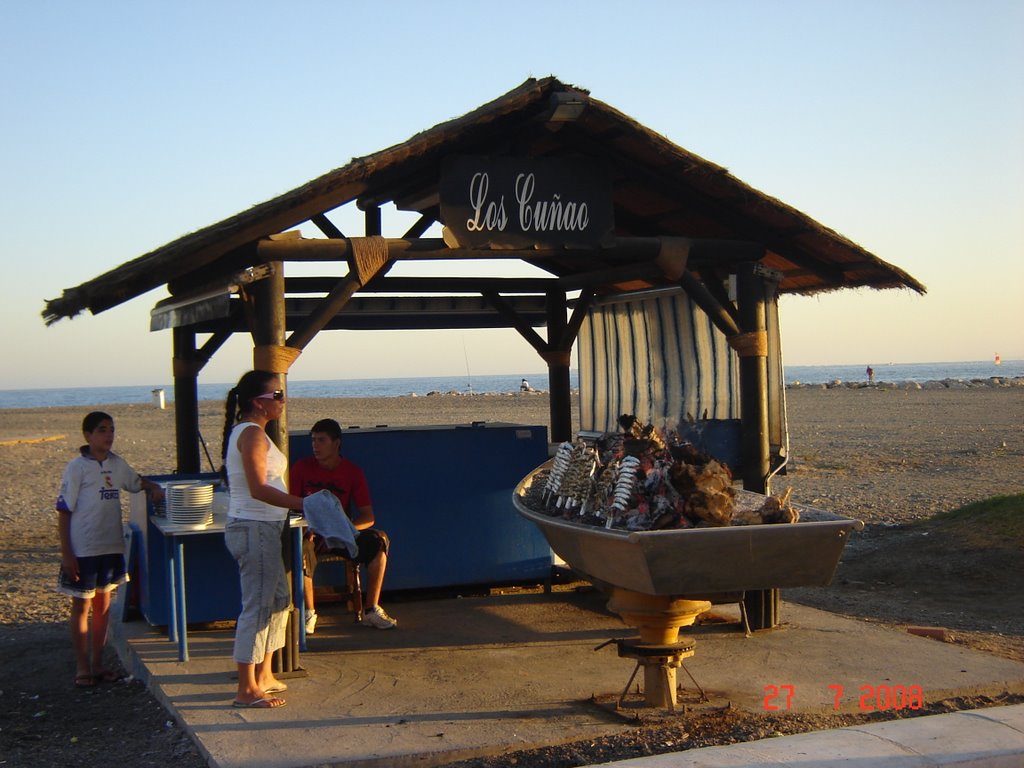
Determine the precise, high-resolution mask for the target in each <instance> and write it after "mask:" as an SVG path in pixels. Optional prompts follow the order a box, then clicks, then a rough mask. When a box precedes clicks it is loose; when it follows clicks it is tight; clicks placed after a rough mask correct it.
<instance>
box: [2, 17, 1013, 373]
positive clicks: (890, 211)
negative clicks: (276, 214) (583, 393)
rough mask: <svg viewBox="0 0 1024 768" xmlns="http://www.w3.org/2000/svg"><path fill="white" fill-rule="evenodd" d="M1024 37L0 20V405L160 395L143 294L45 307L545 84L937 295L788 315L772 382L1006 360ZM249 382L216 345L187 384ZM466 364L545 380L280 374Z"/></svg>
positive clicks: (497, 356)
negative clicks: (535, 80)
mask: <svg viewBox="0 0 1024 768" xmlns="http://www.w3.org/2000/svg"><path fill="white" fill-rule="evenodd" d="M1022 41H1024V2H1020V0H961V1H957V2H945V1H943V0H913V1H901V0H846V1H840V0H835V1H831V2H786V0H775V1H774V2H768V1H765V2H745V1H742V0H741V1H737V2H720V3H707V2H683V1H679V0H676V1H673V2H643V0H634V1H633V2H621V1H619V2H606V1H604V0H586V1H580V2H558V1H557V0H541V1H534V0H519V1H518V2H510V3H500V4H489V3H480V2H454V1H447V0H435V1H434V2H431V3H423V2H380V3H366V2H341V1H340V0H338V1H337V2H326V1H325V2H311V1H309V0H292V1H291V2H287V3H282V2H263V1H262V0H248V1H247V2H234V1H215V2H210V1H209V0H176V1H175V2H138V0H132V1H131V2H114V1H112V0H105V1H104V2H98V3H82V2H77V1H74V2H73V1H71V0H66V1H63V2H61V1H54V0H37V1H36V2H22V3H18V2H7V3H3V4H2V5H0V83H2V98H0V131H2V139H3V140H2V141H0V177H2V185H0V222H2V236H0V258H2V263H3V267H4V271H3V275H4V278H3V280H0V323H2V326H3V338H4V341H3V351H4V357H5V360H6V364H5V365H4V367H3V372H2V373H0V389H18V388H28V387H68V386H91V385H112V384H140V385H147V386H148V385H151V384H152V385H157V384H161V385H162V384H165V383H168V382H170V380H171V372H170V356H171V339H170V332H169V331H162V332H158V333H150V332H149V331H148V318H149V311H150V309H151V308H152V306H153V305H154V304H155V303H156V302H157V301H158V300H159V299H160V298H161V297H162V296H163V295H165V294H164V292H163V289H160V290H159V291H154V292H151V293H149V294H146V295H144V296H141V297H139V298H136V299H134V300H132V301H130V302H128V303H127V304H124V305H121V306H120V307H117V308H115V309H112V310H109V311H107V312H104V313H102V314H100V315H98V316H95V317H93V316H91V315H88V314H85V315H80V316H79V317H77V318H75V319H73V320H62V321H61V322H59V323H57V324H56V325H55V326H53V327H50V328H46V327H45V326H44V324H43V322H42V319H41V316H40V312H41V310H42V309H43V304H44V301H45V300H46V299H49V298H54V297H56V296H58V295H59V294H60V292H61V291H62V290H63V289H64V288H68V287H72V286H75V285H77V284H79V283H81V282H84V281H86V280H89V279H91V278H93V277H95V276H97V275H99V274H101V273H103V272H105V271H107V270H108V269H111V268H113V267H115V266H117V265H119V264H122V263H124V262H126V261H129V260H130V259H133V258H135V257H136V256H139V255H141V254H143V253H146V252H148V251H150V250H152V249H154V248H156V247H159V246H161V245H163V244H165V243H167V242H170V241H171V240H174V239H176V238H178V237H179V236H181V235H183V234H186V233H188V232H190V231H193V230H196V229H200V228H202V227H205V226H207V225H209V224H212V223H214V222H217V221H220V220H221V219H224V218H226V217H228V216H230V215H232V214H234V213H237V212H239V211H241V210H244V209H246V208H248V207H250V206H252V205H254V204H256V203H260V202H263V201H265V200H267V199H270V198H272V197H275V196H277V195H279V194H281V193H283V192H286V191H288V190H290V189H293V188H295V187H297V186H299V185H301V184H303V183H304V182H306V181H308V180H310V179H312V178H315V177H316V176H319V175H321V174H322V173H324V172H326V171H328V170H331V169H333V168H338V167H340V166H343V165H345V164H346V163H347V162H348V161H349V160H351V159H352V158H353V157H358V156H362V155H366V154H370V153H372V152H376V151H378V150H381V149H384V148H386V147H389V146H391V145H393V144H396V143H400V142H402V141H405V140H406V139H408V138H409V137H410V136H412V135H413V134H415V133H417V132H418V131H421V130H424V129H426V128H429V127H431V126H433V125H436V124H437V123H439V122H442V121H445V120H448V119H450V118H453V117H457V116H459V115H462V114H465V113H466V112H469V111H470V110H472V109H474V108H476V107H477V106H479V105H481V104H483V103H485V102H487V101H489V100H491V99H493V98H495V97H497V96H499V95H500V94H502V93H505V92H506V91H508V90H509V89H511V88H513V87H515V86H516V85H518V84H519V83H521V82H522V81H523V80H525V79H526V78H528V77H531V76H532V77H543V76H546V75H555V76H556V77H558V78H559V79H561V80H562V81H563V82H567V83H571V84H574V85H578V86H580V87H583V88H586V89H588V90H589V91H590V92H591V94H592V95H593V96H594V97H595V98H597V99H600V100H601V101H604V102H606V103H608V104H610V105H611V106H613V107H615V108H616V109H619V110H620V111H622V112H624V113H625V114H627V115H630V116H631V117H633V118H635V119H636V120H638V121H640V122H641V123H643V124H644V125H646V126H648V127H649V128H651V129H652V130H655V131H658V132H659V133H661V134H663V135H665V136H666V137H668V138H669V139H670V140H672V141H673V142H675V143H676V144H679V145H680V146H683V147H685V148H686V149H688V150H690V151H692V152H695V153H696V154H698V155H701V156H702V157H704V158H706V159H708V160H710V161H712V162H715V163H718V164H719V165H723V166H725V167H727V168H728V169H729V170H730V171H731V172H732V173H733V175H735V176H736V177H738V178H739V179H741V180H743V181H744V182H746V183H748V184H750V185H752V186H754V187H756V188H757V189H759V190H761V191H763V192H765V193H767V194H769V195H772V196H774V197H777V198H779V199H781V200H783V201H785V202H786V203H788V204H790V205H792V206H794V207H796V208H798V209H799V210H801V211H803V212H805V213H807V214H808V215H810V216H812V217H813V218H815V219H817V220H818V221H820V222H821V223H822V224H824V225H825V226H827V227H830V228H832V229H834V230H836V231H838V232H840V233H841V234H843V235H845V236H846V237H848V238H850V239H851V240H853V241H855V242H857V243H859V244H861V245H862V246H864V247H865V248H867V249H868V250H869V251H871V252H872V253H874V254H876V255H877V256H879V257H880V258H882V259H884V260H886V261H888V262H890V263H893V264H896V265H897V266H899V267H901V268H903V269H905V270H906V271H907V272H909V273H910V274H912V275H913V276H914V277H916V278H917V279H918V280H920V281H921V282H923V283H924V284H925V285H926V286H927V287H928V294H927V295H926V296H923V297H922V296H918V295H917V294H913V293H909V292H906V291H881V292H877V291H870V290H858V291H843V292H837V293H830V294H825V295H822V296H820V297H816V298H805V297H787V298H785V299H784V300H783V303H782V313H783V323H784V326H783V332H784V336H783V342H784V349H785V358H786V362H787V363H790V364H799V365H813V364H833V363H835V364H838V363H849V364H869V363H870V364H876V365H877V364H883V363H887V362H933V361H944V360H987V359H990V358H991V357H992V356H993V355H995V354H996V353H999V354H1001V355H1002V357H1003V358H1004V359H1007V360H1009V359H1019V358H1024V308H1022V307H1024V301H1022V297H1024V42H1022ZM338 223H339V224H340V225H341V226H342V229H345V223H344V221H339V222H338ZM385 223H387V220H386V221H385ZM353 231H358V229H357V228H353ZM385 234H386V235H392V236H397V235H399V234H400V232H394V231H391V232H389V231H385ZM250 365H251V352H250V346H249V341H248V340H247V339H246V338H243V337H239V336H237V335H236V338H235V339H233V340H232V341H231V342H229V343H228V344H227V345H226V346H225V347H224V348H223V349H222V350H221V351H220V352H219V353H218V354H217V355H216V356H215V358H214V360H213V362H211V364H210V365H209V366H208V367H207V368H206V369H205V370H204V372H203V374H202V376H201V380H202V381H205V382H225V381H233V380H235V379H236V378H237V376H238V374H239V373H240V372H241V371H243V370H245V369H246V368H248V367H249V366H250ZM467 365H468V366H469V367H470V368H471V369H472V373H473V374H480V375H482V374H488V373H511V374H518V373H520V372H524V373H525V372H532V371H540V370H543V364H542V363H541V362H540V360H539V359H538V358H537V357H536V355H535V353H534V352H533V350H532V348H531V347H529V345H528V344H527V343H526V342H525V341H522V340H521V339H520V338H519V337H518V335H516V334H515V333H514V332H511V331H508V332H504V331H464V332H463V331H447V332H425V331H420V332H405V333H397V332H387V333H385V332H358V333H356V332H331V333H327V334H323V335H321V336H320V337H318V338H317V339H316V340H315V341H314V342H313V343H312V344H311V345H310V347H309V348H308V349H307V351H306V352H305V353H304V354H303V355H302V357H301V358H300V359H299V361H298V362H297V363H296V365H295V366H294V367H293V369H292V375H293V378H298V379H305V380H309V379H333V378H366V377H377V376H416V375H461V374H463V373H465V372H466V368H467Z"/></svg>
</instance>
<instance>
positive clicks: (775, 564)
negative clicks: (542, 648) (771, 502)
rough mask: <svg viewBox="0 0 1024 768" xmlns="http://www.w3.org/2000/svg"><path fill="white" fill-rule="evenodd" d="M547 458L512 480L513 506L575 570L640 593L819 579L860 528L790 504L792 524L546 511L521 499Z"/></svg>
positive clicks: (827, 576)
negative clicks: (714, 523)
mask: <svg viewBox="0 0 1024 768" xmlns="http://www.w3.org/2000/svg"><path fill="white" fill-rule="evenodd" d="M549 464H550V462H549V463H546V464H544V465H542V466H540V467H538V468H537V469H535V470H534V471H533V472H531V473H530V474H529V475H527V476H526V477H525V478H523V480H522V481H520V483H519V484H518V485H517V486H516V488H515V491H514V492H513V498H512V501H513V503H514V505H515V507H516V510H517V511H518V512H519V514H521V515H522V516H523V517H525V518H526V519H527V520H529V521H531V522H532V523H534V524H535V525H537V526H538V527H539V528H540V530H541V531H542V532H543V534H544V536H545V538H546V539H547V541H548V544H549V545H550V546H551V549H552V550H553V551H554V552H555V553H556V554H557V555H559V556H560V557H561V558H562V559H563V560H564V561H565V562H566V563H567V564H568V565H569V566H570V567H571V568H573V570H575V571H577V572H579V573H580V574H581V575H582V576H584V577H586V578H588V579H591V580H593V581H596V582H604V583H605V584H608V585H612V586H617V587H621V588H623V589H630V590H633V591H635V592H641V593H644V594H649V595H679V596H687V595H694V596H700V595H709V594H715V593H725V592H737V591H745V590H756V589H775V588H781V587H809V586H825V585H827V584H829V583H830V582H831V581H832V577H833V576H834V575H835V571H836V568H837V566H838V565H839V558H840V556H841V555H842V551H843V547H844V546H846V542H847V540H848V539H849V536H850V532H851V531H853V530H861V529H863V527H864V524H863V523H862V522H861V521H859V520H854V519H852V518H846V517H841V516H839V515H835V514H833V513H830V512H826V511H824V510H818V509H814V508H811V507H806V506H801V505H798V504H795V505H794V506H795V507H796V508H797V509H798V510H799V511H800V513H801V521H800V522H799V523H794V524H776V525H744V526H731V527H727V528H688V529H675V530H666V531H621V530H608V529H605V528H599V527H596V526H592V525H586V524H583V523H575V522H572V521H570V520H565V519H562V518H555V517H549V516H548V515H545V514H543V513H542V512H538V511H535V510H533V509H531V508H529V507H528V506H526V504H525V503H524V501H523V496H524V493H525V491H526V489H528V488H529V487H530V485H531V484H532V482H533V480H534V478H535V477H536V475H537V474H538V473H539V472H541V471H542V470H544V469H545V468H547V466H549ZM739 493H740V494H749V492H748V491H740V492H739ZM754 495H758V494H754ZM758 496H759V495H758Z"/></svg>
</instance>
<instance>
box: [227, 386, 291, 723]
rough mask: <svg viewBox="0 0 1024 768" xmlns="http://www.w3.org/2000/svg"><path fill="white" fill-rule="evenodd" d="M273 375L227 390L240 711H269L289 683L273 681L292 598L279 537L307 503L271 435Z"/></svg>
mask: <svg viewBox="0 0 1024 768" xmlns="http://www.w3.org/2000/svg"><path fill="white" fill-rule="evenodd" d="M280 386H281V383H280V381H279V380H278V377H277V375H276V374H273V373H269V372H267V371H249V372H248V373H246V374H245V375H244V376H242V378H241V379H239V381H238V384H237V385H235V386H234V387H233V388H232V389H231V391H230V392H228V398H227V402H226V404H225V419H224V439H223V442H222V446H223V448H222V455H223V458H224V470H223V471H226V477H227V482H228V490H229V491H230V497H229V498H230V503H229V506H228V522H227V525H226V526H225V529H224V543H225V544H226V545H227V548H228V551H229V552H231V555H232V557H234V558H235V560H237V561H238V573H239V579H240V582H241V590H242V612H241V613H240V614H239V616H238V623H237V625H236V627H235V647H234V654H233V655H234V659H235V663H236V664H237V665H238V693H237V695H236V696H235V700H234V705H235V706H236V707H254V708H257V709H271V708H274V707H283V706H284V705H285V700H284V699H282V698H280V697H277V696H273V695H272V694H274V693H279V692H281V691H284V690H285V689H286V688H287V687H288V686H286V685H285V684H284V683H282V682H280V681H279V680H277V678H275V677H274V672H273V669H272V668H271V664H272V661H273V654H274V651H276V650H277V649H278V648H281V647H282V646H283V645H284V642H285V627H286V623H287V618H288V606H289V603H290V601H291V598H290V595H289V591H288V579H287V577H286V576H285V570H284V562H283V560H282V559H281V533H282V531H283V530H284V526H285V525H286V524H287V521H288V510H289V509H302V499H301V498H299V497H298V496H293V495H291V494H290V493H288V490H287V488H288V485H287V480H286V478H287V476H288V460H287V459H286V458H285V455H284V454H283V453H282V452H281V450H280V449H279V448H278V447H277V446H276V445H275V444H274V442H273V441H272V440H271V439H270V437H269V436H268V435H267V432H266V427H267V424H268V423H270V422H271V421H275V420H276V419H279V418H281V413H282V411H283V409H284V391H283V390H282V389H280Z"/></svg>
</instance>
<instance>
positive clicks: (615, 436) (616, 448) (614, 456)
mask: <svg viewBox="0 0 1024 768" xmlns="http://www.w3.org/2000/svg"><path fill="white" fill-rule="evenodd" d="M625 442H626V436H625V435H624V434H622V433H621V432H605V433H604V434H603V435H601V436H600V437H599V438H597V440H596V441H595V443H594V445H595V447H596V448H597V456H598V459H599V461H600V462H601V464H602V465H603V466H607V465H609V464H613V463H614V462H616V461H618V460H619V459H621V458H622V457H623V456H624V455H625V452H624V450H623V444H624V443H625Z"/></svg>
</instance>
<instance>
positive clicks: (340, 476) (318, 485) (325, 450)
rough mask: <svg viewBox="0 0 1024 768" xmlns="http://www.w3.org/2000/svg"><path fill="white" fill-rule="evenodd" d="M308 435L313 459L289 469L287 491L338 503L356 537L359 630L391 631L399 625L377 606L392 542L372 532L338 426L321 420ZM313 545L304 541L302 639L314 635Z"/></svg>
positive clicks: (365, 492)
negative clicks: (361, 584)
mask: <svg viewBox="0 0 1024 768" xmlns="http://www.w3.org/2000/svg"><path fill="white" fill-rule="evenodd" d="M309 434H310V437H311V438H312V439H313V455H312V456H307V457H306V458H303V459H299V460H298V461H296V462H295V463H294V464H293V465H292V467H291V472H290V475H289V480H290V482H289V486H288V487H289V489H290V491H291V492H292V493H293V494H294V495H296V496H302V497H306V496H309V495H310V494H313V493H316V492H317V491H320V490H323V489H325V488H326V489H327V490H329V491H330V492H331V493H333V494H334V495H335V496H337V497H338V501H340V502H341V508H342V509H344V510H345V514H347V515H348V516H349V518H350V519H351V520H352V524H353V525H354V526H355V527H356V530H358V531H359V536H358V538H357V539H356V544H357V545H358V546H359V554H358V555H357V556H356V561H357V562H358V563H360V564H361V565H365V566H366V577H367V578H366V581H365V590H364V593H363V624H365V625H366V626H369V627H375V628H376V629H394V627H396V626H397V625H398V622H397V621H395V619H393V618H391V617H390V616H388V614H387V613H386V612H385V611H384V609H383V608H381V607H380V605H379V600H380V591H381V587H382V586H383V584H384V570H385V569H386V568H387V563H388V549H389V548H390V544H391V542H390V540H389V539H388V536H387V534H386V533H384V531H380V530H377V529H376V528H374V527H373V523H374V516H373V505H372V503H371V501H370V488H369V486H368V485H367V483H366V476H365V475H364V474H363V470H361V469H360V468H359V467H358V466H357V465H356V464H354V463H353V462H351V461H349V460H348V459H346V458H345V457H343V456H342V455H341V426H339V424H338V422H336V421H335V420H334V419H321V420H320V421H318V422H317V423H316V424H314V425H313V428H312V429H310V431H309ZM353 510H355V514H353ZM317 545H318V537H315V536H309V537H307V538H306V540H305V541H304V542H303V548H302V549H303V552H302V566H303V569H302V570H303V579H304V586H305V592H306V634H309V635H311V634H313V631H314V629H315V628H316V620H317V614H316V610H315V607H314V604H313V572H314V570H315V569H316V552H317ZM320 546H322V543H321V544H320Z"/></svg>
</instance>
